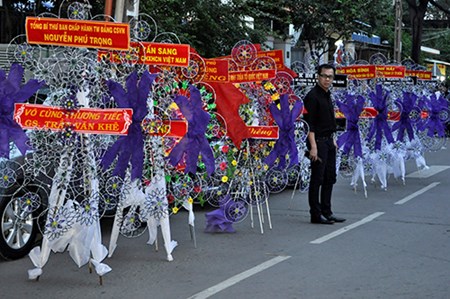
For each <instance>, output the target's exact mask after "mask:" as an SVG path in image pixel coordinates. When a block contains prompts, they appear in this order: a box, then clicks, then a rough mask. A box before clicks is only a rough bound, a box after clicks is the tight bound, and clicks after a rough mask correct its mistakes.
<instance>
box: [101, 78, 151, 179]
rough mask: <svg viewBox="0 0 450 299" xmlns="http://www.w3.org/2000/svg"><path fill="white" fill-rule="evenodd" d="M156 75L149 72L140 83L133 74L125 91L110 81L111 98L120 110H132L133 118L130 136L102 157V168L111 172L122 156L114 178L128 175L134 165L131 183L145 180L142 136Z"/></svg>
mask: <svg viewBox="0 0 450 299" xmlns="http://www.w3.org/2000/svg"><path fill="white" fill-rule="evenodd" d="M156 76H157V75H156V74H150V73H149V72H148V71H145V72H144V73H143V74H142V77H141V80H140V81H139V83H138V75H137V72H136V71H134V72H133V73H131V74H130V75H129V76H128V78H127V80H126V83H125V85H126V88H127V91H125V90H124V89H123V87H122V85H120V84H119V83H117V82H114V81H112V80H109V81H108V82H107V85H108V88H109V91H110V92H111V95H112V96H113V97H114V99H115V100H116V102H117V105H118V106H119V108H132V109H133V118H132V123H131V125H130V127H129V129H128V135H127V136H120V137H119V138H118V139H117V141H116V142H115V143H114V144H113V145H112V146H111V147H110V148H109V149H108V150H107V151H106V153H105V155H104V156H103V158H102V161H101V165H102V167H103V169H107V168H108V167H109V166H110V165H111V163H112V162H113V161H114V159H115V158H116V156H118V159H117V164H116V167H115V168H114V171H113V173H112V174H113V175H117V176H120V177H122V178H123V177H124V176H125V171H126V169H127V167H128V163H131V180H134V179H137V178H139V179H140V178H141V177H142V170H143V164H144V134H143V133H142V128H141V122H142V120H143V119H144V118H145V116H146V115H147V113H148V110H147V97H148V94H149V92H150V89H151V86H152V84H153V80H155V78H156Z"/></svg>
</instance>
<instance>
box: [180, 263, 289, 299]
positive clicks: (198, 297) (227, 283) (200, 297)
mask: <svg viewBox="0 0 450 299" xmlns="http://www.w3.org/2000/svg"><path fill="white" fill-rule="evenodd" d="M289 258H290V256H277V257H274V258H273V259H271V260H268V261H266V262H264V263H262V264H259V265H257V266H255V267H253V268H251V269H248V270H247V271H244V272H241V273H239V274H237V275H235V276H232V277H230V278H228V279H227V280H224V281H222V282H221V283H218V284H216V285H215V286H212V287H210V288H207V289H206V290H204V291H201V292H200V293H197V294H194V295H192V296H191V297H189V298H188V299H204V298H209V297H210V296H212V295H214V294H217V293H218V292H220V291H222V290H224V289H226V288H229V287H231V286H232V285H234V284H236V283H238V282H240V281H242V280H244V279H246V278H249V277H250V276H253V275H255V274H257V273H259V272H261V271H264V270H266V269H268V268H270V267H272V266H275V265H276V264H278V263H281V262H283V261H285V260H287V259H289Z"/></svg>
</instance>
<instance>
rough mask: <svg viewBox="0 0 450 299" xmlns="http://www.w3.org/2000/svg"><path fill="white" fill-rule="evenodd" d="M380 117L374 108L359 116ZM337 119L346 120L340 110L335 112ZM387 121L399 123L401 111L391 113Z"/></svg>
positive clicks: (365, 110) (368, 108) (364, 111)
mask: <svg viewBox="0 0 450 299" xmlns="http://www.w3.org/2000/svg"><path fill="white" fill-rule="evenodd" d="M377 115H378V112H377V110H375V108H373V107H365V108H364V109H363V111H361V114H360V115H359V118H375V117H376V116H377ZM335 116H336V118H341V119H342V118H345V115H344V113H342V111H340V110H336V111H335ZM422 117H423V116H422ZM387 119H388V120H389V121H399V120H400V112H399V111H389V112H388V117H387Z"/></svg>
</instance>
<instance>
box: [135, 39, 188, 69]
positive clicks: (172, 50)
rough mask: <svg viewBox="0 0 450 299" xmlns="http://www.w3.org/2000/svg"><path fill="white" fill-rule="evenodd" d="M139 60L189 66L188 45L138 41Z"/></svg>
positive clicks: (147, 62)
mask: <svg viewBox="0 0 450 299" xmlns="http://www.w3.org/2000/svg"><path fill="white" fill-rule="evenodd" d="M140 44H141V45H142V47H139V49H140V50H141V52H139V61H140V63H142V64H150V65H167V66H181V67H187V66H189V51H190V46H189V45H185V44H163V43H150V42H142V43H140Z"/></svg>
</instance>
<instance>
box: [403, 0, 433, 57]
mask: <svg viewBox="0 0 450 299" xmlns="http://www.w3.org/2000/svg"><path fill="white" fill-rule="evenodd" d="M429 2H430V1H429V0H418V1H417V0H406V3H407V4H408V12H409V19H410V23H411V36H412V48H411V59H412V60H414V61H415V62H416V63H419V60H420V59H419V58H420V45H421V44H422V31H423V20H424V18H425V13H426V11H427V7H428V3H429Z"/></svg>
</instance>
